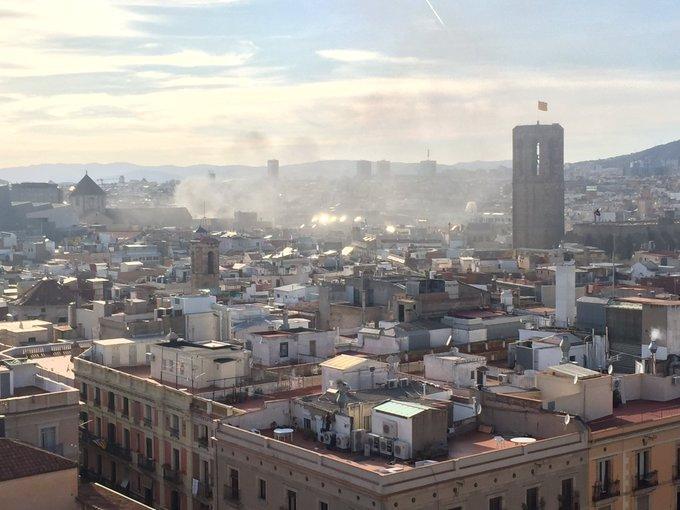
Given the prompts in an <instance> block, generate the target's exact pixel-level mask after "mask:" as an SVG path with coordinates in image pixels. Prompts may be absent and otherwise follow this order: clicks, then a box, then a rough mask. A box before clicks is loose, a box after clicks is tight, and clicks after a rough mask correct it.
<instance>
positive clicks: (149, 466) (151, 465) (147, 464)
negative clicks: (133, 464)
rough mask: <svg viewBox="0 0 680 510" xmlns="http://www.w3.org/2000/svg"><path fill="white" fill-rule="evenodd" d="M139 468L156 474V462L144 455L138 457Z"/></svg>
mask: <svg viewBox="0 0 680 510" xmlns="http://www.w3.org/2000/svg"><path fill="white" fill-rule="evenodd" d="M137 466H138V467H139V468H140V469H143V470H145V471H149V472H151V473H154V472H155V471H156V461H154V460H153V459H149V458H147V457H145V456H144V455H138V456H137Z"/></svg>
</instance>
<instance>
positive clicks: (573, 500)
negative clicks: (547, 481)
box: [557, 491, 579, 510]
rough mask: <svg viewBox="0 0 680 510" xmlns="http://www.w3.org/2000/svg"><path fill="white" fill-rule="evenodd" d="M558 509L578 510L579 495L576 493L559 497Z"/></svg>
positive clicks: (559, 495)
mask: <svg viewBox="0 0 680 510" xmlns="http://www.w3.org/2000/svg"><path fill="white" fill-rule="evenodd" d="M557 503H558V505H557V508H558V509H559V510H578V508H579V494H578V491H574V492H572V493H571V494H558V495H557Z"/></svg>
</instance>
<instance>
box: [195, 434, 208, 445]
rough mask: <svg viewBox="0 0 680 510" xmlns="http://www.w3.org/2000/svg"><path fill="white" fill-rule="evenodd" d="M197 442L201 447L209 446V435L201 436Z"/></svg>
mask: <svg viewBox="0 0 680 510" xmlns="http://www.w3.org/2000/svg"><path fill="white" fill-rule="evenodd" d="M196 442H197V443H198V446H200V447H201V448H208V437H207V436H206V437H199V438H198V439H197V440H196Z"/></svg>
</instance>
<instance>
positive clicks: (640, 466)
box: [635, 450, 649, 480]
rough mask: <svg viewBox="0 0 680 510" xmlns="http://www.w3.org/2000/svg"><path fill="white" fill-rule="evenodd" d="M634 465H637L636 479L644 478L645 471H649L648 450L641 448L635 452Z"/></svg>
mask: <svg viewBox="0 0 680 510" xmlns="http://www.w3.org/2000/svg"><path fill="white" fill-rule="evenodd" d="M635 457H636V465H637V477H638V480H640V479H642V478H644V477H645V476H646V475H647V473H649V450H643V451H641V452H637V454H636V455H635Z"/></svg>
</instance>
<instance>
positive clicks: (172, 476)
mask: <svg viewBox="0 0 680 510" xmlns="http://www.w3.org/2000/svg"><path fill="white" fill-rule="evenodd" d="M163 478H164V479H165V480H167V481H168V482H172V483H175V484H180V483H182V473H181V472H180V470H179V469H173V468H172V466H170V464H163Z"/></svg>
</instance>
